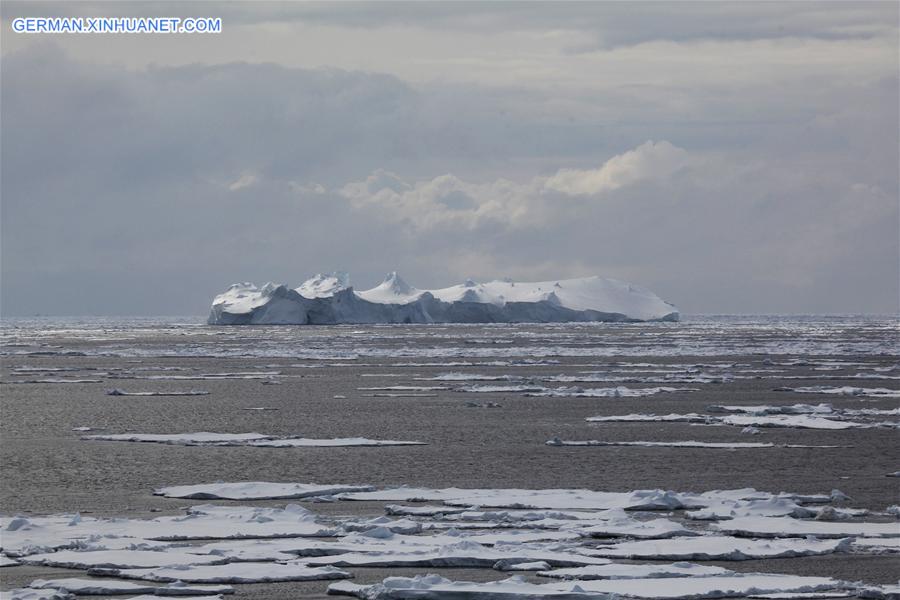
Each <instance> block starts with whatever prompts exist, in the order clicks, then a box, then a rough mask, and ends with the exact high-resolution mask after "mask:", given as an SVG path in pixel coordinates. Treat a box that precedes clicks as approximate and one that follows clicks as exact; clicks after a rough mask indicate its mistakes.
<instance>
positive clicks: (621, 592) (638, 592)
mask: <svg viewBox="0 0 900 600" xmlns="http://www.w3.org/2000/svg"><path fill="white" fill-rule="evenodd" d="M846 587H848V584H845V583H843V582H840V581H837V580H835V579H831V578H828V577H801V576H796V575H768V574H757V573H751V574H746V575H744V574H734V575H721V576H711V577H672V578H663V579H660V578H654V579H596V580H579V581H577V582H572V581H568V582H556V583H545V584H534V583H528V582H527V581H526V580H525V579H523V578H522V577H520V576H516V577H512V578H510V579H506V580H503V581H492V582H488V583H474V582H467V581H450V580H449V579H444V578H443V577H440V576H438V575H417V576H416V577H389V578H387V579H385V580H384V581H383V582H382V583H380V584H375V585H358V584H353V583H350V582H340V583H337V584H332V585H330V586H329V587H328V592H329V593H330V594H343V595H350V596H357V597H358V598H363V599H365V600H387V599H390V600H399V599H412V598H415V599H416V600H431V599H438V600H456V599H459V600H462V599H464V598H465V599H467V600H488V599H490V600H499V599H503V600H534V599H537V598H552V599H556V600H559V599H566V600H575V599H576V598H596V599H598V600H600V599H603V600H608V599H609V598H610V597H617V596H631V597H640V598H648V599H654V600H681V599H688V598H729V597H742V596H749V595H753V594H762V593H768V592H817V591H827V590H839V589H843V588H846Z"/></svg>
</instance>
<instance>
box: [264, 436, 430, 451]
mask: <svg viewBox="0 0 900 600" xmlns="http://www.w3.org/2000/svg"><path fill="white" fill-rule="evenodd" d="M247 445H248V446H253V447H256V448H337V447H349V446H425V445H427V444H426V443H425V442H417V441H403V440H370V439H368V438H360V437H355V438H332V439H311V438H283V439H277V440H262V441H258V442H257V441H254V442H250V443H248V444H247Z"/></svg>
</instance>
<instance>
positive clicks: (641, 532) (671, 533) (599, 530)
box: [580, 510, 697, 539]
mask: <svg viewBox="0 0 900 600" xmlns="http://www.w3.org/2000/svg"><path fill="white" fill-rule="evenodd" d="M580 531H582V532H583V533H585V534H586V535H590V536H592V537H631V538H638V539H661V538H670V537H676V536H682V535H697V532H695V531H691V530H690V529H686V528H685V527H684V526H682V525H681V524H680V523H676V522H675V521H671V520H669V519H662V518H655V519H650V520H646V521H639V520H637V519H635V518H633V517H631V516H629V515H627V514H626V513H625V511H624V510H613V511H609V515H608V521H606V522H605V523H602V524H600V525H593V526H591V527H587V528H585V529H581V530H580Z"/></svg>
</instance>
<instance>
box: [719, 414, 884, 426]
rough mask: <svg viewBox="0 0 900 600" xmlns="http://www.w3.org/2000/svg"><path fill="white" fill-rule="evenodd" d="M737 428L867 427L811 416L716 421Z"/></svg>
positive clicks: (767, 416)
mask: <svg viewBox="0 0 900 600" xmlns="http://www.w3.org/2000/svg"><path fill="white" fill-rule="evenodd" d="M718 421H719V422H720V423H724V424H725V425H734V426H737V427H794V428H797V429H852V428H856V427H869V425H868V424H866V423H856V422H854V421H835V420H832V419H826V418H824V417H818V416H813V415H758V416H757V415H727V416H724V417H722V418H721V419H718Z"/></svg>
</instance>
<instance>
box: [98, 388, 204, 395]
mask: <svg viewBox="0 0 900 600" xmlns="http://www.w3.org/2000/svg"><path fill="white" fill-rule="evenodd" d="M106 394H107V395H108V396H207V395H209V392H208V391H206V390H186V391H177V390H173V391H169V392H126V391H125V390H121V389H119V388H113V389H111V390H106Z"/></svg>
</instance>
